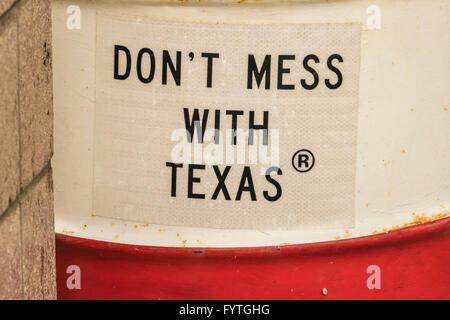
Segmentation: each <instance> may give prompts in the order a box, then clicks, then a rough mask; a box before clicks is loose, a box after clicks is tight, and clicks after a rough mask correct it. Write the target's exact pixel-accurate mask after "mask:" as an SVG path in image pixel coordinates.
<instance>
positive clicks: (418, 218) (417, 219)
mask: <svg viewBox="0 0 450 320" xmlns="http://www.w3.org/2000/svg"><path fill="white" fill-rule="evenodd" d="M412 216H413V220H412V221H411V222H407V223H404V224H402V225H401V226H399V225H394V226H392V227H390V228H383V229H382V230H381V231H379V230H374V231H373V232H372V234H379V233H387V232H390V231H394V230H399V229H403V228H407V227H412V226H416V225H419V224H422V223H426V222H432V221H435V220H439V219H442V218H446V217H448V216H450V212H442V213H438V214H434V215H432V216H429V217H427V216H425V214H424V213H422V214H421V215H418V214H416V213H415V212H413V213H412Z"/></svg>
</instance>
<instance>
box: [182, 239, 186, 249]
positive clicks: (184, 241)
mask: <svg viewBox="0 0 450 320" xmlns="http://www.w3.org/2000/svg"><path fill="white" fill-rule="evenodd" d="M186 242H187V240H182V241H181V244H182V246H183V248H184V247H186Z"/></svg>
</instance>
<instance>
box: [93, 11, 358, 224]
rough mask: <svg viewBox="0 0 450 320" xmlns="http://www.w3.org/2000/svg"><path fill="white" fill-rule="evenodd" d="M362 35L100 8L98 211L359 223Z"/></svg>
mask: <svg viewBox="0 0 450 320" xmlns="http://www.w3.org/2000/svg"><path fill="white" fill-rule="evenodd" d="M360 30H361V26H360V25H359V24H349V23H345V24H344V23H342V24H209V23H199V22H179V21H158V20H153V19H150V18H142V17H131V16H127V17H124V16H123V17H122V16H111V15H103V14H99V15H98V16H97V44H96V102H95V131H94V136H95V146H94V148H95V150H94V198H93V210H94V215H99V216H105V217H111V218H120V219H126V220H132V221H141V222H148V223H155V224H162V225H176V226H187V227H189V226H192V227H207V228H227V229H263V228H264V229H296V228H304V227H307V228H308V227H316V228H317V227H323V228H329V227H352V226H353V223H354V198H355V194H354V193H355V191H354V189H355V166H356V132H357V111H358V85H359V62H360V50H361V49H360V44H361V40H360Z"/></svg>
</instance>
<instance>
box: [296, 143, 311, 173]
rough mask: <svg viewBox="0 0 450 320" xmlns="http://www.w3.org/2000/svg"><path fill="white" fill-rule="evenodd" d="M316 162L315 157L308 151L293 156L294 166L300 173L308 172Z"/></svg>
mask: <svg viewBox="0 0 450 320" xmlns="http://www.w3.org/2000/svg"><path fill="white" fill-rule="evenodd" d="M315 162H316V160H315V158H314V155H313V154H312V152H311V151H309V150H308V149H300V150H298V151H297V152H296V153H294V155H293V156H292V166H293V167H294V169H295V170H296V171H298V172H308V171H309V170H311V169H312V168H313V167H314V163H315Z"/></svg>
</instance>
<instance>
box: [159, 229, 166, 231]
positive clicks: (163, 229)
mask: <svg viewBox="0 0 450 320" xmlns="http://www.w3.org/2000/svg"><path fill="white" fill-rule="evenodd" d="M165 231H166V229H158V232H165Z"/></svg>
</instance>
